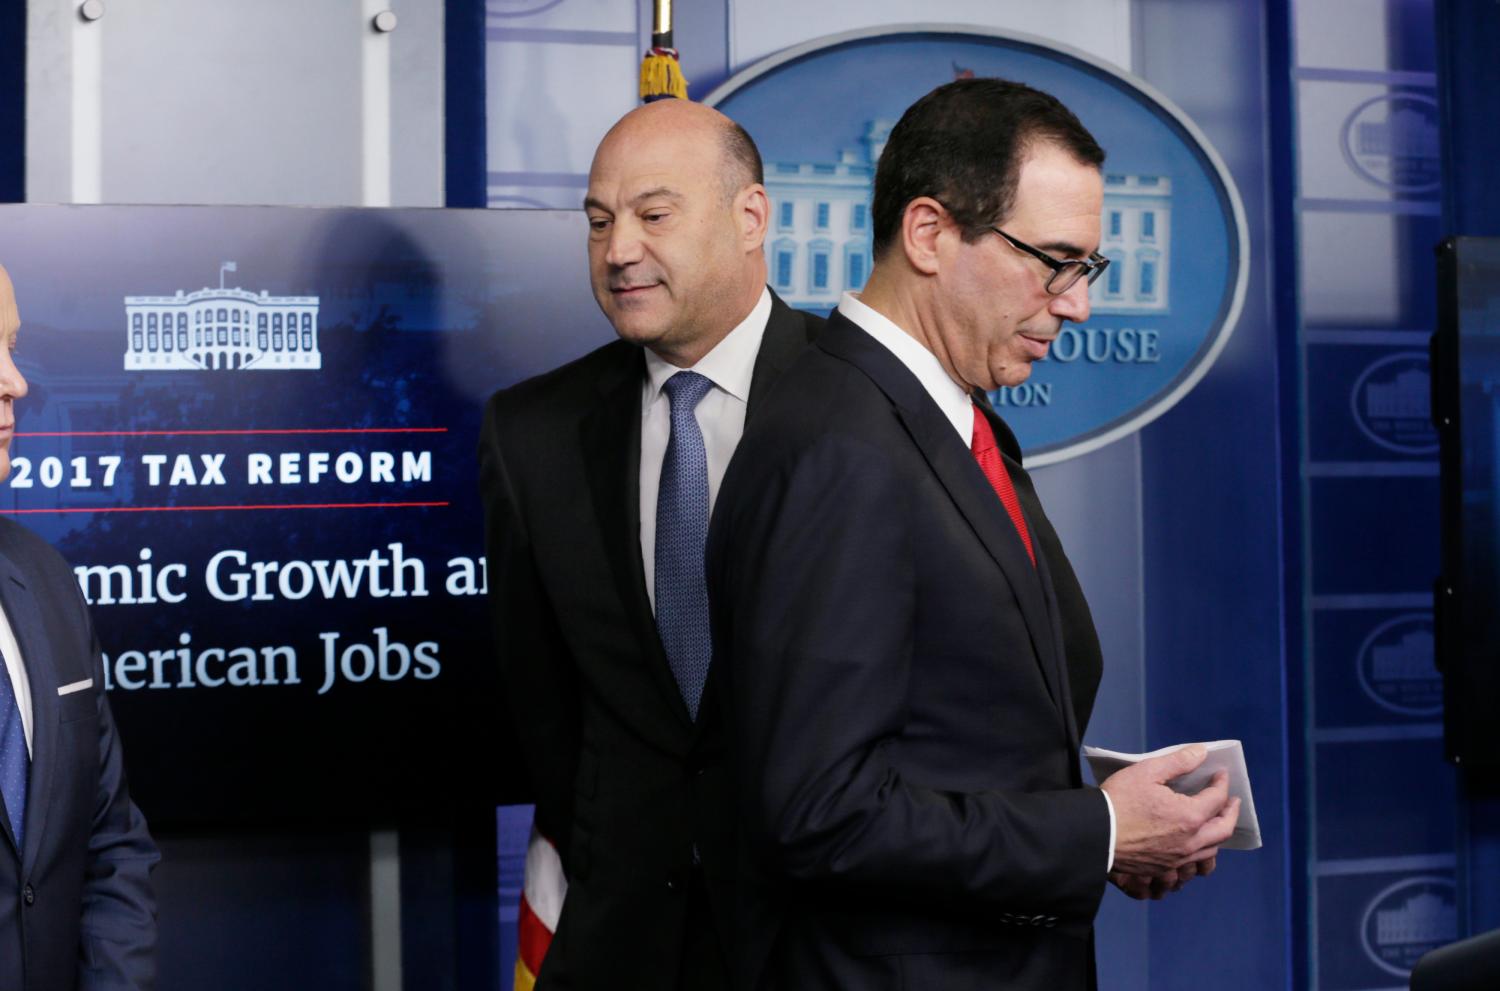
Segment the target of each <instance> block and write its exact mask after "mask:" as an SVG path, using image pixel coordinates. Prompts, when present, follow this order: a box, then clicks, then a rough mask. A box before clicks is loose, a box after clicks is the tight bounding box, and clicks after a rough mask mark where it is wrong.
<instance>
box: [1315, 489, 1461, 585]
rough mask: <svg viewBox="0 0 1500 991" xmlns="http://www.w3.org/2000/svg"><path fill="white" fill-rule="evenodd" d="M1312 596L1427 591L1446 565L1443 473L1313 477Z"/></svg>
mask: <svg viewBox="0 0 1500 991" xmlns="http://www.w3.org/2000/svg"><path fill="white" fill-rule="evenodd" d="M1308 488H1309V498H1308V503H1309V506H1308V520H1309V526H1310V528H1311V530H1312V541H1311V542H1312V553H1313V573H1312V593H1313V595H1314V596H1320V595H1349V594H1366V595H1379V594H1388V593H1392V592H1397V591H1402V592H1422V591H1424V590H1426V589H1429V588H1431V587H1432V581H1433V579H1434V578H1436V577H1437V574H1438V570H1439V560H1438V559H1439V557H1440V555H1439V548H1438V541H1437V532H1436V526H1435V525H1434V524H1435V522H1436V521H1435V519H1434V517H1435V515H1436V513H1437V505H1438V480H1437V478H1436V477H1418V478H1401V477H1394V478H1385V479H1382V484H1381V485H1380V487H1379V488H1375V487H1372V486H1371V485H1370V484H1369V481H1368V479H1367V478H1363V477H1353V478H1313V479H1311V480H1310V482H1309V485H1308Z"/></svg>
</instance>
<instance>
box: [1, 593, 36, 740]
mask: <svg viewBox="0 0 1500 991" xmlns="http://www.w3.org/2000/svg"><path fill="white" fill-rule="evenodd" d="M0 654H3V655H4V660H3V661H0V663H3V665H4V667H5V670H6V672H7V673H9V674H10V687H11V688H13V689H15V693H16V708H18V709H20V710H21V729H22V730H24V731H25V733H26V754H27V756H28V757H29V756H30V755H31V752H32V746H31V681H30V679H28V678H27V677H26V665H25V664H24V663H23V662H22V660H21V645H20V644H19V643H17V642H16V633H15V631H14V630H12V629H11V628H10V619H9V618H7V617H6V615H5V610H4V609H0Z"/></svg>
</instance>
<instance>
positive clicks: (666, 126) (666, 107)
mask: <svg viewBox="0 0 1500 991" xmlns="http://www.w3.org/2000/svg"><path fill="white" fill-rule="evenodd" d="M668 136H672V137H675V138H677V139H679V140H681V141H682V142H684V143H690V144H691V145H693V146H694V148H695V149H696V150H697V151H698V152H700V153H701V157H702V158H703V159H705V161H704V162H703V164H704V165H705V166H707V167H708V168H710V169H712V170H713V173H714V174H715V175H717V176H718V177H719V182H720V188H721V189H722V191H723V194H724V198H725V199H726V200H728V199H732V198H733V197H734V195H735V194H736V193H738V192H739V191H740V190H742V189H744V188H745V187H746V186H750V185H754V184H759V183H764V182H765V171H764V168H763V166H762V165H761V160H760V151H759V149H757V148H756V147H755V141H754V139H752V138H751V137H750V134H749V132H747V131H746V130H745V129H744V128H743V127H741V126H740V125H739V124H737V123H735V122H734V121H732V120H730V119H729V118H728V117H726V116H724V115H723V114H721V113H720V112H719V111H717V110H715V109H714V108H712V107H706V106H704V105H703V104H701V103H693V102H691V101H689V100H657V101H656V102H654V103H647V104H645V105H643V106H640V107H637V108H636V109H634V110H632V111H630V113H628V114H626V115H625V116H624V117H621V118H620V119H619V120H618V121H616V122H615V125H614V127H611V128H610V129H609V132H608V133H607V134H605V135H604V140H603V141H601V142H599V149H598V151H597V152H595V156H594V157H595V161H596V162H597V160H598V157H599V156H600V155H602V154H604V153H605V151H606V149H609V148H610V147H611V145H612V143H614V142H616V141H622V142H625V143H627V144H630V143H634V142H638V141H658V140H661V139H663V138H665V137H668ZM694 157H695V158H697V157H700V156H698V155H695V156H694ZM710 158H715V159H716V161H708V160H707V159H710Z"/></svg>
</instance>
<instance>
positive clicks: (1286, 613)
mask: <svg viewBox="0 0 1500 991" xmlns="http://www.w3.org/2000/svg"><path fill="white" fill-rule="evenodd" d="M1293 43H1294V42H1293V38H1292V5H1291V0H1267V2H1266V113H1267V119H1268V121H1269V128H1268V131H1269V134H1268V138H1269V140H1268V143H1267V145H1268V150H1269V162H1268V166H1269V172H1270V176H1269V178H1270V191H1271V200H1270V222H1271V227H1270V229H1271V231H1272V232H1274V239H1275V243H1274V246H1273V249H1272V251H1271V280H1272V283H1271V284H1272V285H1273V286H1276V287H1278V289H1279V291H1277V292H1274V293H1273V296H1272V304H1271V306H1272V312H1273V313H1274V319H1275V325H1276V326H1277V327H1282V328H1286V330H1285V331H1284V332H1283V333H1280V334H1277V335H1276V338H1277V340H1276V363H1277V378H1278V381H1279V383H1280V388H1279V389H1278V392H1279V393H1280V407H1281V409H1282V410H1295V409H1297V408H1298V406H1299V404H1300V403H1301V401H1302V381H1303V371H1302V348H1301V342H1300V340H1299V339H1298V335H1297V333H1296V328H1297V327H1300V326H1301V325H1302V315H1301V312H1300V308H1299V306H1298V300H1299V299H1300V293H1298V291H1297V278H1298V272H1297V257H1298V244H1297V216H1296V202H1297V143H1296V133H1297V117H1296V110H1295V107H1296V91H1295V88H1294V82H1293V78H1292V66H1293V64H1294V54H1295V53H1294V50H1293V47H1292V46H1293ZM1279 442H1280V445H1281V457H1280V463H1279V471H1280V474H1281V478H1282V485H1281V518H1282V540H1281V559H1282V562H1283V565H1282V592H1283V597H1282V604H1281V615H1282V622H1283V624H1284V626H1285V630H1286V634H1285V636H1284V638H1283V644H1284V645H1285V649H1286V723H1287V725H1288V726H1289V727H1297V726H1304V725H1306V721H1307V693H1306V692H1305V691H1303V685H1304V684H1305V683H1306V681H1307V675H1308V671H1307V657H1308V651H1307V649H1306V647H1305V645H1306V644H1307V642H1308V630H1307V625H1306V622H1305V618H1304V616H1303V611H1302V603H1303V596H1304V594H1305V593H1306V582H1305V579H1304V575H1303V573H1302V569H1301V568H1300V567H1297V566H1296V563H1297V562H1299V561H1300V560H1301V559H1302V546H1303V537H1304V530H1305V528H1304V525H1303V520H1302V488H1301V486H1300V485H1299V484H1298V479H1299V475H1300V473H1301V470H1302V436H1301V424H1300V422H1299V419H1298V418H1297V417H1295V416H1283V417H1282V418H1281V423H1280V436H1279ZM1288 565H1290V566H1288ZM1306 749H1307V747H1306V744H1305V741H1304V740H1303V737H1302V734H1300V733H1295V732H1292V733H1289V734H1288V736H1287V752H1286V768H1287V782H1286V784H1287V796H1288V801H1287V809H1286V812H1287V814H1286V815H1285V817H1284V818H1283V820H1282V822H1283V824H1284V827H1285V829H1286V831H1287V843H1286V847H1287V863H1286V873H1287V875H1288V876H1287V881H1286V883H1287V890H1288V891H1289V892H1290V893H1291V901H1290V905H1289V908H1290V915H1289V920H1288V921H1289V923H1290V925H1288V927H1287V935H1286V944H1287V947H1288V950H1289V952H1290V956H1291V973H1290V974H1289V975H1288V977H1289V979H1290V983H1292V984H1294V985H1300V984H1301V983H1302V982H1304V981H1305V980H1306V975H1308V974H1309V973H1310V969H1309V952H1310V947H1309V946H1308V938H1307V937H1308V933H1309V932H1310V931H1311V929H1310V927H1309V917H1308V907H1309V905H1310V903H1311V892H1310V890H1309V884H1308V878H1307V872H1306V871H1303V870H1296V869H1293V865H1297V864H1305V863H1307V854H1308V846H1307V816H1306V815H1305V814H1303V810H1304V808H1305V806H1304V803H1303V802H1302V801H1301V796H1304V795H1306V794H1307V793H1308V790H1307V789H1308V775H1307V754H1306Z"/></svg>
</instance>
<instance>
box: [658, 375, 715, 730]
mask: <svg viewBox="0 0 1500 991" xmlns="http://www.w3.org/2000/svg"><path fill="white" fill-rule="evenodd" d="M713 386H714V384H713V382H711V381H709V380H708V379H706V378H704V377H703V376H702V375H699V374H698V373H697V372H678V373H676V374H675V375H673V376H672V377H671V378H669V379H667V381H666V384H665V385H664V386H662V391H663V392H665V393H666V394H667V400H668V402H670V403H671V405H672V434H671V437H670V438H669V439H668V440H667V454H666V457H665V458H664V459H663V460H662V465H661V487H660V489H659V490H658V493H657V498H656V629H657V632H659V633H660V634H661V644H662V647H663V648H665V649H666V652H667V663H668V664H670V665H671V667H672V677H674V678H676V679H677V688H678V690H679V691H681V692H682V700H683V701H684V702H686V703H687V707H688V714H689V715H691V716H692V717H693V719H694V720H697V718H698V701H699V699H700V698H702V696H703V683H704V682H705V681H707V680H708V664H709V661H710V660H712V659H713V644H712V642H711V640H710V639H709V631H708V585H707V583H706V582H705V580H704V576H703V545H704V542H705V541H706V540H707V539H708V453H707V451H706V450H705V449H704V447H703V431H702V430H700V429H698V418H697V416H696V415H695V414H694V410H696V409H697V408H698V403H699V402H700V401H701V400H702V399H703V397H704V396H706V395H708V390H710V389H712V388H713Z"/></svg>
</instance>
